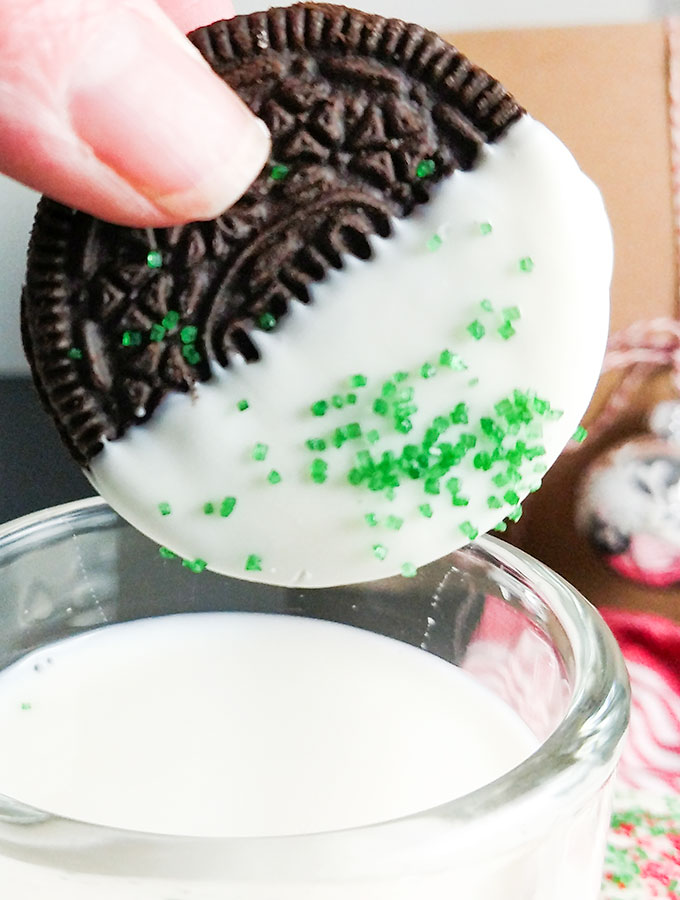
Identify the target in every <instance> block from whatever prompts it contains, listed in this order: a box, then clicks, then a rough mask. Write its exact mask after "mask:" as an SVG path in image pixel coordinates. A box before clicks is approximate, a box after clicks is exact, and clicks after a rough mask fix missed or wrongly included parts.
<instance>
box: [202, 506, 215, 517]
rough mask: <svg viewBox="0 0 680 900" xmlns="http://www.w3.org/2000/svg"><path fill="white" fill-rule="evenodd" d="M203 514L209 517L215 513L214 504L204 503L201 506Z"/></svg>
mask: <svg viewBox="0 0 680 900" xmlns="http://www.w3.org/2000/svg"><path fill="white" fill-rule="evenodd" d="M203 512H204V513H205V515H206V516H211V515H212V514H213V513H214V512H215V504H214V503H204V504H203Z"/></svg>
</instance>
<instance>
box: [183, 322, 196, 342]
mask: <svg viewBox="0 0 680 900" xmlns="http://www.w3.org/2000/svg"><path fill="white" fill-rule="evenodd" d="M197 337H198V328H196V326H195V325H185V326H184V328H183V329H182V330H181V331H180V333H179V339H180V341H181V342H182V343H183V344H193V343H194V341H195V340H196V338H197Z"/></svg>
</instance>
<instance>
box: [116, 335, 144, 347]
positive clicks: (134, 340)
mask: <svg viewBox="0 0 680 900" xmlns="http://www.w3.org/2000/svg"><path fill="white" fill-rule="evenodd" d="M120 342H121V344H122V345H123V346H124V347H139V345H140V344H141V343H142V332H141V331H124V332H123V337H122V338H121V341H120Z"/></svg>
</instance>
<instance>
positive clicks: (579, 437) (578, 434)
mask: <svg viewBox="0 0 680 900" xmlns="http://www.w3.org/2000/svg"><path fill="white" fill-rule="evenodd" d="M587 437H588V432H587V431H586V429H585V428H584V427H583V425H579V426H578V428H577V429H576V431H575V432H574V433H573V434H572V436H571V439H572V441H576V443H577V444H582V443H583V442H584V441H585V439H586V438H587Z"/></svg>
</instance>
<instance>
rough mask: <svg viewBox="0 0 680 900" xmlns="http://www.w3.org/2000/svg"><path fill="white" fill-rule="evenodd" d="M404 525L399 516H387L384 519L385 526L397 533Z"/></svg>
mask: <svg viewBox="0 0 680 900" xmlns="http://www.w3.org/2000/svg"><path fill="white" fill-rule="evenodd" d="M403 524H404V520H403V519H401V518H400V517H399V516H388V517H387V518H386V519H385V525H386V527H387V528H391V529H392V531H399V529H400V528H401V526H402V525H403Z"/></svg>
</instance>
